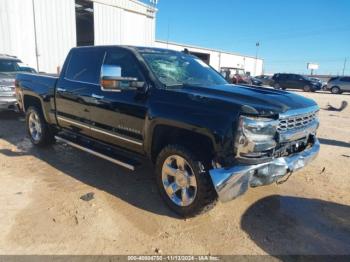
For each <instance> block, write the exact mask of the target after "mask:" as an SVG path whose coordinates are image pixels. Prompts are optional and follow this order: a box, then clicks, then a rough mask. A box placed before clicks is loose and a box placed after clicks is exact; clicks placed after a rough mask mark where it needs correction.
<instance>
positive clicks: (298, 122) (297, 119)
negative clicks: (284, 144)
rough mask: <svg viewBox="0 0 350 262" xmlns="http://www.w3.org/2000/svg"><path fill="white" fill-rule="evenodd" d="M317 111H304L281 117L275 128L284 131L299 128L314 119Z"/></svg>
mask: <svg viewBox="0 0 350 262" xmlns="http://www.w3.org/2000/svg"><path fill="white" fill-rule="evenodd" d="M317 113H318V110H317V111H313V112H309V113H305V114H298V115H291V116H288V117H281V118H280V120H279V125H278V128H277V130H278V131H279V132H285V131H288V130H294V129H300V128H303V127H306V126H308V125H309V124H310V123H312V122H313V121H315V120H316V118H317Z"/></svg>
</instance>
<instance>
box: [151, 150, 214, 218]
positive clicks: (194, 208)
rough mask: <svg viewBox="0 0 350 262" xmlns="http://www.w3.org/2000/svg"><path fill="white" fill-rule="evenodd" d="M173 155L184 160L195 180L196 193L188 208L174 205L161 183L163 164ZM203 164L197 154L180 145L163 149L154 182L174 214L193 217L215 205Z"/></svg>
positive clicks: (211, 187)
mask: <svg viewBox="0 0 350 262" xmlns="http://www.w3.org/2000/svg"><path fill="white" fill-rule="evenodd" d="M173 155H177V156H180V157H182V158H184V159H185V160H186V161H187V163H188V164H189V165H190V167H191V168H192V170H193V173H194V176H195V178H196V184H197V193H196V196H195V197H194V200H193V202H192V203H191V204H190V205H188V206H179V205H177V204H175V203H174V202H173V201H172V200H171V199H170V197H169V196H168V194H167V193H166V191H165V188H164V185H163V181H162V168H163V164H164V162H165V161H166V159H168V157H171V156H173ZM204 166H205V163H203V161H201V160H199V159H198V156H197V154H195V153H193V152H191V151H190V150H188V149H187V148H185V147H184V146H181V145H168V146H166V147H164V148H163V150H162V151H161V152H160V154H159V155H158V157H157V161H156V180H157V185H158V189H159V192H160V195H161V197H162V198H163V200H164V201H165V203H166V204H167V205H168V206H169V207H170V209H171V210H173V211H174V212H175V213H177V214H178V215H180V216H182V217H193V216H196V215H199V214H201V213H205V212H207V211H209V210H210V209H212V208H213V207H214V206H215V204H216V203H217V193H216V191H215V189H214V187H213V184H212V181H211V179H210V176H209V174H208V172H207V171H206V170H205V167H204Z"/></svg>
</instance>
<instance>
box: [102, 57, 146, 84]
mask: <svg viewBox="0 0 350 262" xmlns="http://www.w3.org/2000/svg"><path fill="white" fill-rule="evenodd" d="M104 64H105V65H114V66H119V67H121V69H122V77H133V78H137V79H138V80H140V81H143V80H144V77H143V75H142V73H141V71H140V67H139V65H138V63H137V60H136V58H135V57H134V55H133V54H132V53H131V52H129V51H127V50H113V51H109V52H107V54H106V58H105V61H104Z"/></svg>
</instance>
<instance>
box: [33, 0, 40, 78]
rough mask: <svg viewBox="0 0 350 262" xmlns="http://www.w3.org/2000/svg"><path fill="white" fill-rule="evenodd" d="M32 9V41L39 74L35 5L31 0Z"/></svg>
mask: <svg viewBox="0 0 350 262" xmlns="http://www.w3.org/2000/svg"><path fill="white" fill-rule="evenodd" d="M32 7H33V24H34V41H35V58H36V70H37V71H38V72H40V70H39V50H38V37H37V33H36V18H35V3H34V0H32Z"/></svg>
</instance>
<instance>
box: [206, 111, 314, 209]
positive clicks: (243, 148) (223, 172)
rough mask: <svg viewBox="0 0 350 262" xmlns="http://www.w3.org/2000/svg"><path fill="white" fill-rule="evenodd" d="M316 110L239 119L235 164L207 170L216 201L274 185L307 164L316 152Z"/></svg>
mask: <svg viewBox="0 0 350 262" xmlns="http://www.w3.org/2000/svg"><path fill="white" fill-rule="evenodd" d="M318 111H319V108H318V106H315V107H310V108H306V109H302V110H294V111H289V112H287V113H284V114H281V115H280V116H279V119H278V120H273V119H267V118H252V117H244V116H242V117H241V119H240V124H239V128H238V129H239V130H238V133H237V136H236V141H235V151H236V159H237V164H235V165H234V166H232V167H226V168H216V169H212V170H210V171H209V173H210V176H211V179H212V182H213V185H214V187H215V189H216V191H217V193H218V196H219V199H220V201H222V202H227V201H230V200H232V199H234V198H236V197H238V196H240V195H242V194H244V193H245V192H246V191H247V190H248V188H249V187H257V186H263V185H268V184H271V183H273V182H276V181H278V180H280V179H281V178H283V177H285V176H286V175H288V174H291V173H293V172H295V171H297V170H299V169H301V168H303V167H304V166H306V165H307V164H308V163H309V162H311V161H312V160H313V159H314V158H315V157H316V156H317V154H318V152H319V150H320V143H319V141H318V139H317V138H316V131H317V128H318V126H319V121H318V117H317V112H318Z"/></svg>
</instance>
